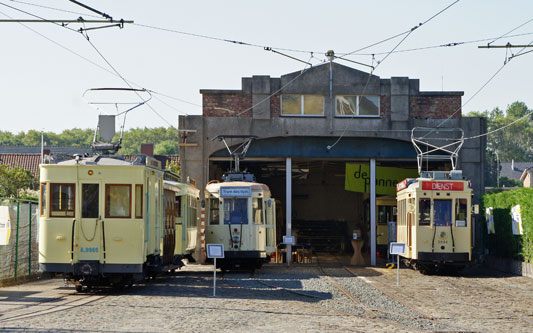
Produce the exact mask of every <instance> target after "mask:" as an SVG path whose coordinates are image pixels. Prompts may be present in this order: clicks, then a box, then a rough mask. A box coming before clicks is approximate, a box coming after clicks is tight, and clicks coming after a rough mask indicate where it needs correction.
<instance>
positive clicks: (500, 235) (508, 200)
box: [482, 188, 533, 262]
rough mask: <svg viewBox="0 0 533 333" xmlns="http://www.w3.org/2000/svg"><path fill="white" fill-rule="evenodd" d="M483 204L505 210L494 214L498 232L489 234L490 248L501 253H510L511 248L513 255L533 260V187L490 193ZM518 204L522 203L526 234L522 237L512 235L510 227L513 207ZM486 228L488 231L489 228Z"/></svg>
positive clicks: (523, 224)
mask: <svg viewBox="0 0 533 333" xmlns="http://www.w3.org/2000/svg"><path fill="white" fill-rule="evenodd" d="M482 205H483V207H493V208H495V209H502V210H505V212H503V213H502V212H498V215H496V214H495V216H494V222H495V228H496V234H495V235H488V236H489V237H488V238H489V239H488V245H489V249H490V250H491V251H495V253H496V254H500V255H509V253H508V252H506V251H509V249H511V250H512V252H513V253H512V254H511V255H512V256H514V257H519V256H522V257H523V258H524V259H525V260H527V261H529V262H533V188H520V189H516V190H512V191H503V192H497V193H488V194H485V195H483V198H482ZM516 205H520V211H521V216H522V228H523V231H524V234H523V235H522V236H521V237H520V236H514V235H512V233H511V231H510V229H509V228H510V222H509V221H510V212H511V207H513V206H516ZM502 214H503V215H502ZM508 224H509V225H508ZM484 230H485V232H486V230H487V229H486V228H485V229H484ZM493 236H494V237H493ZM495 242H497V243H495ZM517 242H518V243H517ZM520 244H521V246H520ZM498 251H499V253H498Z"/></svg>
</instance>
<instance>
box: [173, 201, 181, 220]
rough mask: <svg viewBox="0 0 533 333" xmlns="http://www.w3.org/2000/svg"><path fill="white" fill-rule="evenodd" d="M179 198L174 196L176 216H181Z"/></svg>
mask: <svg viewBox="0 0 533 333" xmlns="http://www.w3.org/2000/svg"><path fill="white" fill-rule="evenodd" d="M181 198H182V197H176V203H175V204H174V205H175V206H176V207H175V211H176V217H181Z"/></svg>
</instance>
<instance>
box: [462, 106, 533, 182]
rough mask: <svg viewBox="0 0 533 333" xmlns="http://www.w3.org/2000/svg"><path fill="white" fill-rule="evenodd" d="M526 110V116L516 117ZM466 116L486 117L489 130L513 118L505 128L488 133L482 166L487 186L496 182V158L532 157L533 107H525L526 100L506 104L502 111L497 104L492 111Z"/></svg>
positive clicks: (518, 158)
mask: <svg viewBox="0 0 533 333" xmlns="http://www.w3.org/2000/svg"><path fill="white" fill-rule="evenodd" d="M528 113H529V114H530V116H529V117H525V118H524V119H522V120H518V119H520V118H522V117H524V116H526V115H527V114H528ZM466 116H467V117H485V118H487V131H488V132H491V131H494V130H496V129H499V128H501V127H504V126H506V125H510V124H511V123H513V122H515V121H516V122H515V123H514V124H512V125H510V126H508V127H506V128H505V129H503V130H500V131H497V132H495V133H492V134H490V135H488V136H487V153H486V161H487V165H486V167H485V170H484V177H485V184H486V185H487V186H496V184H497V178H496V177H497V174H498V173H499V172H498V170H497V160H498V159H499V161H500V162H501V161H506V162H507V161H511V160H515V161H531V160H533V148H532V145H533V110H530V109H528V107H527V105H526V104H525V103H523V102H514V103H512V104H511V105H509V106H508V107H507V109H506V110H505V112H504V111H503V110H501V109H500V108H498V107H497V108H494V109H492V110H491V111H487V110H486V111H482V112H479V111H473V112H470V113H468V114H466ZM517 120H518V121H517ZM500 181H501V179H500ZM500 185H501V184H500ZM508 185H512V184H511V182H508Z"/></svg>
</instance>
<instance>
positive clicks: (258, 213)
mask: <svg viewBox="0 0 533 333" xmlns="http://www.w3.org/2000/svg"><path fill="white" fill-rule="evenodd" d="M252 213H253V217H254V223H255V224H265V222H264V220H263V199H262V198H253V201H252Z"/></svg>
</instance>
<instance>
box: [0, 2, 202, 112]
mask: <svg viewBox="0 0 533 333" xmlns="http://www.w3.org/2000/svg"><path fill="white" fill-rule="evenodd" d="M0 4H2V3H0ZM0 14H2V15H4V16H5V17H7V18H9V19H12V17H11V16H9V15H7V14H6V13H4V12H0ZM28 15H33V14H30V13H28ZM34 16H35V15H34ZM35 17H38V16H35ZM39 18H40V17H39ZM40 19H43V18H40ZM43 20H45V21H46V19H43ZM18 23H19V24H20V25H22V26H23V27H25V28H26V29H28V30H30V31H32V32H33V33H35V34H37V35H39V36H41V37H42V38H44V39H46V40H48V41H49V42H51V43H54V44H55V45H57V46H59V47H60V48H62V49H64V50H65V51H67V52H70V53H71V54H73V55H75V56H77V57H79V58H81V59H83V60H85V61H87V62H88V63H90V64H92V65H94V66H96V67H98V68H100V69H101V70H104V71H106V72H108V73H109V74H112V75H114V76H117V77H119V78H121V79H124V78H123V77H121V76H120V75H118V74H117V73H115V72H114V71H111V70H109V69H107V68H105V67H104V66H101V65H100V64H98V63H96V62H94V61H92V60H91V59H89V58H87V57H85V56H83V55H81V54H79V53H77V52H76V51H74V50H72V49H70V48H68V47H66V46H64V45H62V44H60V43H58V42H56V41H55V40H53V39H51V38H49V37H48V36H46V35H44V34H42V33H40V32H39V31H37V30H35V29H33V28H31V27H29V26H28V25H26V24H24V23H22V22H18ZM56 25H58V26H60V27H64V28H67V27H65V26H63V25H60V24H56ZM68 29H69V30H71V31H74V32H78V31H77V30H74V29H70V28H68ZM127 81H128V82H130V83H132V84H134V85H135V86H137V87H142V86H141V85H139V84H138V83H136V82H134V81H131V80H127ZM147 90H148V91H149V92H150V93H155V94H159V95H161V96H164V97H167V98H171V99H174V100H177V101H180V102H183V103H187V104H191V105H194V106H199V107H201V106H200V105H198V104H196V103H193V102H188V101H186V100H183V99H180V98H177V97H173V96H170V95H167V94H163V93H160V92H156V91H154V90H149V89H147ZM156 99H158V100H159V101H161V99H159V98H156ZM161 102H162V101H161ZM162 103H163V104H165V105H167V106H169V107H171V108H173V109H174V110H176V111H178V112H180V113H183V114H185V115H189V114H188V113H186V112H184V111H181V110H178V109H177V108H175V107H172V106H170V105H168V104H167V103H164V102H162Z"/></svg>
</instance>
